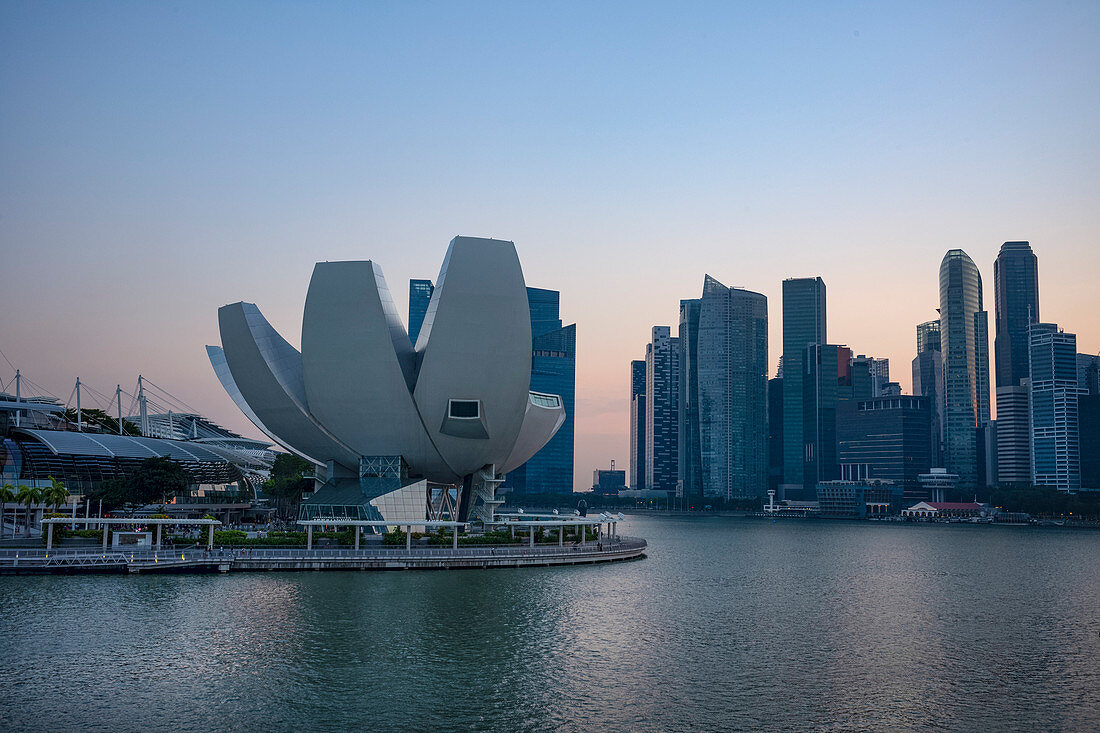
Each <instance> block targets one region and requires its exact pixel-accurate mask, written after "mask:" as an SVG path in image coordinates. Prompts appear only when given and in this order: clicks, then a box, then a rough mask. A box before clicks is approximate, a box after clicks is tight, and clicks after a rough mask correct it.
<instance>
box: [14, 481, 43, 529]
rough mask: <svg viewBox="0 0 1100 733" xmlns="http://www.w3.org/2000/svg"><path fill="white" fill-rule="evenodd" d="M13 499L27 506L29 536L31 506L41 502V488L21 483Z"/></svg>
mask: <svg viewBox="0 0 1100 733" xmlns="http://www.w3.org/2000/svg"><path fill="white" fill-rule="evenodd" d="M15 500H16V501H17V502H19V503H20V504H22V505H23V506H25V507H27V536H28V537H30V536H31V507H32V506H34V505H35V504H41V503H42V489H36V488H32V487H30V486H26V485H21V486H20V487H19V493H18V494H16V495H15Z"/></svg>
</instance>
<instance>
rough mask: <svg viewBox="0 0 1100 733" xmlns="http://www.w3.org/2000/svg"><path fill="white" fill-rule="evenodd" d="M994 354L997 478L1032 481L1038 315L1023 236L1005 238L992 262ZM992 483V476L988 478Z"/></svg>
mask: <svg viewBox="0 0 1100 733" xmlns="http://www.w3.org/2000/svg"><path fill="white" fill-rule="evenodd" d="M993 296H994V311H995V320H996V325H995V336H994V340H993V348H994V352H995V354H996V375H997V379H996V392H995V396H996V400H997V426H996V432H997V438H996V453H997V460H996V464H995V465H996V475H997V480H996V483H1004V484H1026V483H1030V481H1031V429H1030V425H1029V422H1028V406H1027V395H1028V393H1029V391H1030V388H1029V387H1028V386H1027V378H1028V369H1029V368H1028V324H1030V323H1033V322H1038V321H1039V266H1038V259H1037V258H1036V257H1035V254H1034V253H1033V252H1032V251H1031V245H1030V244H1028V243H1027V242H1005V243H1004V244H1003V245H1001V251H1000V253H999V254H998V255H997V259H996V260H995V261H994V262H993ZM990 483H994V482H992V481H991V482H990Z"/></svg>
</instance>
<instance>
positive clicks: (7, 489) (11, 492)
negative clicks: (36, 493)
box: [0, 484, 15, 539]
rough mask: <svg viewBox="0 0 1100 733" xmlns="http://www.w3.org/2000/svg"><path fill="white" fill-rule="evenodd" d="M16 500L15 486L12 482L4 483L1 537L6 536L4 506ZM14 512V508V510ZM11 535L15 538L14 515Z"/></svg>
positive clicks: (0, 493) (0, 506)
mask: <svg viewBox="0 0 1100 733" xmlns="http://www.w3.org/2000/svg"><path fill="white" fill-rule="evenodd" d="M13 501H15V487H14V486H12V485H11V484H4V486H3V488H0V538H3V536H4V506H5V505H6V504H10V503H11V502H13ZM12 513H13V514H14V510H13V512H12ZM11 536H12V539H15V517H14V516H13V517H12V521H11Z"/></svg>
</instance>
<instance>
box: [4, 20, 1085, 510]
mask: <svg viewBox="0 0 1100 733" xmlns="http://www.w3.org/2000/svg"><path fill="white" fill-rule="evenodd" d="M1098 37H1100V4H1097V3H1095V2H1051V3H1015V2H996V3H993V2H989V3H957V2H951V3H932V2H919V3H902V2H897V3H785V2H775V3H754V4H748V3H732V2H721V3H644V2H631V3H625V2H624V3H602V2H577V3H569V2H546V3H514V2H501V3H476V2H440V3H429V2H399V3H388V2H370V3H360V2H348V3H340V2H321V3H304V2H302V3H292V2H263V3H260V2H256V3H249V2H216V3H215V2H186V3H184V2H159V3H106V2H66V3H56V2H34V3H30V2H20V1H18V0H15V1H12V0H9V1H8V2H4V3H0V254H2V262H3V268H2V270H0V273H2V276H0V277H2V280H0V282H2V285H0V350H2V351H3V354H4V356H5V357H6V360H4V359H0V381H2V382H3V383H4V384H5V385H7V384H9V382H10V381H11V379H12V377H13V376H14V368H15V367H18V368H19V369H21V370H22V372H23V373H24V374H25V375H27V376H28V377H29V378H30V379H32V380H33V381H34V383H35V384H37V385H41V386H42V387H43V388H45V389H46V390H48V391H49V392H51V393H52V394H54V395H56V396H58V397H60V398H61V399H62V400H65V399H67V397H68V396H69V395H70V393H71V391H72V385H73V382H74V380H75V379H76V377H77V376H79V377H81V379H82V380H83V381H84V382H86V383H87V384H89V385H91V386H92V387H93V388H94V389H95V390H98V391H99V392H102V393H113V391H114V387H115V384H116V383H121V384H122V386H123V388H124V389H129V390H132V389H133V385H134V383H135V382H136V379H137V375H138V374H139V373H141V374H143V375H145V376H146V377H148V378H149V379H151V380H153V382H154V383H156V384H158V385H161V386H162V387H164V388H165V389H167V390H168V391H170V392H171V393H172V394H173V395H175V396H177V397H178V398H180V399H182V400H184V401H185V402H187V403H188V404H190V405H193V406H195V407H196V408H198V409H199V410H200V411H202V412H203V413H204V414H206V415H208V416H209V417H211V418H212V419H214V420H216V421H218V422H220V423H222V424H224V425H226V426H228V427H231V428H233V429H236V430H239V431H241V432H243V433H245V434H247V435H252V436H257V437H258V436H259V433H258V432H257V431H256V430H255V428H253V427H252V426H251V425H250V424H249V423H248V421H247V419H246V418H245V417H244V416H243V415H241V414H240V412H239V411H238V410H237V409H236V407H235V406H234V405H233V403H232V401H231V400H230V399H229V398H228V397H227V396H225V394H224V393H223V391H222V389H221V387H220V385H219V384H218V381H217V379H216V378H215V376H214V374H213V371H212V369H211V368H210V366H209V363H208V362H207V360H206V355H205V350H204V349H203V346H204V345H205V344H216V343H218V342H219V339H218V329H217V309H218V307H219V306H221V305H224V304H226V303H231V302H235V301H238V300H245V301H249V302H254V303H256V304H257V305H258V306H259V307H260V309H261V310H262V311H263V312H264V314H265V315H266V316H267V318H268V319H269V320H270V321H271V323H272V324H273V325H274V326H275V327H276V328H277V329H278V330H279V331H280V332H281V333H282V334H283V335H284V336H285V337H286V338H287V339H288V340H289V341H291V343H293V344H295V345H297V344H298V343H299V341H300V333H301V318H302V307H303V304H304V301H305V295H306V289H307V287H308V284H309V277H310V274H311V272H312V266H313V263H314V262H316V261H319V260H342V259H372V260H375V261H376V262H378V263H380V265H381V266H382V268H383V271H384V273H385V275H386V279H387V281H388V283H389V285H390V288H391V290H392V291H393V294H394V297H395V300H396V301H397V304H398V308H399V309H400V310H401V311H402V312H403V313H407V303H408V291H407V281H408V278H410V277H417V278H419V277H428V278H432V279H435V277H436V275H437V273H438V270H439V266H440V263H441V261H442V258H443V255H444V253H445V251H446V246H447V243H448V242H449V241H450V240H451V238H452V237H454V236H455V235H467V236H487V237H495V238H499V239H507V240H511V241H514V242H515V244H516V247H517V249H518V251H519V255H520V259H521V262H522V264H523V268H524V274H525V276H526V279H527V283H528V284H529V285H533V286H536V287H543V288H551V289H555V290H560V291H561V309H562V318H563V319H564V320H565V321H566V322H567V323H573V322H576V323H577V405H576V431H577V432H576V465H575V474H576V487H577V488H578V489H584V488H587V487H588V486H590V485H591V476H592V470H593V469H595V468H606V467H607V466H608V465H609V463H610V461H611V460H612V459H614V460H616V461H617V465H618V466H620V467H622V466H625V465H626V463H627V462H628V460H627V459H628V456H629V411H628V405H629V362H630V360H631V359H637V358H642V356H643V355H644V350H645V343H646V341H647V340H648V338H649V331H650V328H651V327H652V326H653V325H672V326H673V327H674V331H675V325H676V323H677V320H678V303H679V300H680V299H681V298H691V297H698V296H699V294H700V292H701V289H702V283H703V277H704V274H708V273H709V274H710V275H712V276H714V277H716V278H717V279H719V280H720V281H722V282H723V283H725V284H726V285H731V286H733V285H736V286H741V287H745V288H748V289H750V290H755V291H757V292H761V293H763V294H764V295H766V296H767V297H768V302H769V346H770V354H769V359H768V361H769V364H771V368H772V370H773V371H774V369H775V365H776V363H777V362H778V359H779V355H780V345H781V343H782V329H781V323H782V303H781V297H780V288H781V282H782V280H783V279H784V278H787V277H806V276H813V275H820V276H821V277H822V278H824V280H825V282H826V285H827V289H828V305H827V310H828V334H827V335H828V339H829V341H830V342H833V343H842V344H847V345H849V346H851V347H852V348H853V350H854V351H855V352H856V353H862V354H869V355H874V356H879V357H886V358H889V359H890V362H891V376H892V377H893V378H894V379H895V380H897V381H899V382H900V383H901V384H902V386H903V388H905V389H906V391H908V389H909V387H910V383H911V377H910V361H911V359H912V358H913V356H914V351H915V325H916V324H917V323H920V322H922V321H926V320H931V319H933V318H935V317H936V310H935V309H936V307H937V305H938V270H939V263H940V260H941V258H942V257H943V254H944V253H945V252H946V251H947V250H948V249H951V248H962V249H964V250H965V251H966V252H967V253H968V254H970V256H971V257H972V258H973V259H974V261H975V262H976V263H977V264H978V267H979V269H980V270H981V274H982V278H983V280H984V285H985V303H986V309H987V310H989V311H990V314H991V315H990V320H991V321H992V320H993V317H992V311H993V287H992V279H993V260H994V259H995V257H996V254H997V251H998V249H999V248H1000V245H1001V243H1002V242H1004V241H1007V240H1021V239H1026V240H1029V241H1030V242H1031V244H1032V247H1033V249H1034V251H1035V252H1036V254H1037V255H1038V258H1039V276H1040V285H1039V292H1040V309H1041V315H1042V318H1043V320H1044V321H1053V322H1057V323H1059V324H1060V325H1061V326H1062V327H1063V328H1065V329H1066V330H1067V331H1072V332H1075V333H1077V336H1078V350H1079V351H1081V352H1087V353H1096V352H1098V351H1100V318H1098V315H1097V314H1098V310H1100V309H1098V306H1100V293H1098V291H1097V285H1096V283H1097V281H1098V278H1097V276H1098V275H1100V246H1098V233H1100V196H1098V194H1100V134H1098V130H1100V43H1097V42H1096V39H1097V38H1098ZM9 360H10V364H9V363H8V361H9ZM991 367H992V365H991Z"/></svg>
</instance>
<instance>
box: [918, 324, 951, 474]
mask: <svg viewBox="0 0 1100 733" xmlns="http://www.w3.org/2000/svg"><path fill="white" fill-rule="evenodd" d="M940 346H941V344H940V322H939V321H925V322H924V323H921V324H918V325H917V355H916V357H915V358H914V359H913V394H914V395H917V396H918V397H927V398H928V409H929V418H930V420H931V422H932V424H931V430H930V434H931V440H932V446H931V452H930V454H929V460H930V461H931V464H932V466H935V467H937V468H939V467H942V466H943V430H944V428H943V404H942V403H943V354H942V352H941V351H940Z"/></svg>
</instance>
